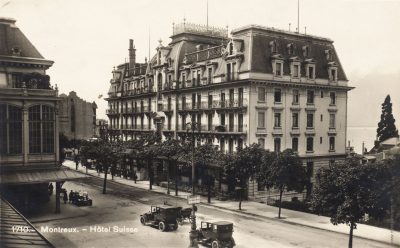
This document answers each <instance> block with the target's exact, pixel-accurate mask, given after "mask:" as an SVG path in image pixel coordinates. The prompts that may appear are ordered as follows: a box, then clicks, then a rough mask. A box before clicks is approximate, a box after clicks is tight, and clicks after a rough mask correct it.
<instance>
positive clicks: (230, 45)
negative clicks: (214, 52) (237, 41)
mask: <svg viewBox="0 0 400 248" xmlns="http://www.w3.org/2000/svg"><path fill="white" fill-rule="evenodd" d="M232 54H233V43H232V42H231V43H229V55H232Z"/></svg>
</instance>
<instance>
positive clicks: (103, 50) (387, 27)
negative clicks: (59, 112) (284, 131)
mask: <svg viewBox="0 0 400 248" xmlns="http://www.w3.org/2000/svg"><path fill="white" fill-rule="evenodd" d="M299 1H300V16H299V17H300V25H299V26H300V32H304V31H305V27H307V29H306V30H307V34H313V35H317V36H323V37H328V38H330V39H332V40H333V41H334V45H335V48H336V51H337V53H338V55H339V58H340V61H341V63H342V66H343V68H344V70H345V72H346V75H347V77H348V79H349V85H350V86H353V87H355V89H354V90H352V91H350V92H349V99H348V126H349V134H348V136H349V140H351V142H352V143H356V144H354V145H355V146H357V147H359V146H360V143H361V142H362V141H365V142H366V143H367V145H368V147H371V144H372V143H373V139H374V138H375V137H374V135H375V129H376V126H377V123H378V122H379V118H380V113H381V104H382V102H383V100H384V98H385V97H386V95H387V94H390V95H391V98H392V103H393V113H394V116H395V118H396V120H397V126H398V127H400V124H399V123H400V61H399V60H400V31H399V30H400V28H399V27H400V16H399V13H400V0H335V1H332V0H299ZM297 10H298V9H297V0H280V1H277V0H246V1H243V0H228V1H226V0H209V1H208V20H209V25H212V26H217V27H226V26H228V29H229V30H232V29H234V28H238V27H241V26H244V25H247V24H259V25H263V26H268V27H275V28H280V29H286V30H288V29H289V23H291V29H292V31H294V28H295V27H296V26H297ZM0 16H2V17H11V18H14V19H16V20H17V23H16V24H17V26H18V27H19V28H20V29H21V30H22V32H23V33H24V34H25V35H26V36H27V37H28V38H29V39H30V40H31V42H32V43H33V44H34V45H35V46H36V48H37V49H38V50H39V51H40V52H41V54H42V55H43V56H44V57H45V58H46V59H50V60H53V61H55V63H54V65H53V66H52V67H51V68H50V69H49V70H48V71H47V72H48V74H49V75H50V76H51V81H52V84H53V85H54V84H57V85H58V87H59V89H60V92H62V93H66V94H68V92H70V91H72V90H73V91H76V92H77V94H78V96H80V97H81V98H83V99H85V100H86V101H90V102H92V101H96V104H97V105H98V117H99V118H106V115H105V109H106V108H107V102H106V101H104V100H103V99H102V98H100V99H99V98H98V96H99V95H103V96H107V92H108V89H109V82H110V79H111V71H112V69H113V67H114V66H116V65H118V64H121V63H123V62H124V61H125V59H126V58H127V57H128V40H129V39H134V43H135V46H136V49H137V50H136V58H137V59H136V60H137V62H144V59H145V57H147V56H148V54H149V50H150V54H151V56H153V54H154V53H155V48H156V46H157V45H158V40H160V39H161V40H162V42H163V44H168V43H169V41H170V39H169V37H170V36H171V34H172V24H173V23H174V22H175V23H180V22H183V19H184V18H186V21H187V22H192V23H199V24H205V23H206V21H207V1H206V0H198V1H193V0H168V1H166V0H147V1H146V0H113V1H106V0H0ZM359 129H363V132H365V130H366V129H369V130H372V131H369V132H367V133H368V135H367V137H360V135H358V134H357V130H359ZM361 136H365V135H364V134H363V135H361Z"/></svg>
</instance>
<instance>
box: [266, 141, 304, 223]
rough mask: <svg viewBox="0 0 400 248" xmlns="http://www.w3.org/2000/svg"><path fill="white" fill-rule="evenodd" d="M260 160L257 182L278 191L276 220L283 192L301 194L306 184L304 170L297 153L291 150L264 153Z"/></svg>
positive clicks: (279, 215)
mask: <svg viewBox="0 0 400 248" xmlns="http://www.w3.org/2000/svg"><path fill="white" fill-rule="evenodd" d="M262 160H263V162H262V169H261V173H260V176H259V180H260V182H261V183H263V184H264V185H265V186H266V187H267V188H268V189H269V188H276V189H278V190H279V212H278V218H281V206H282V195H283V192H284V191H285V190H286V191H292V190H294V191H296V192H299V193H300V192H302V191H303V190H304V186H305V185H306V182H307V173H306V169H305V167H304V166H303V164H302V162H301V160H300V158H299V156H298V155H297V153H295V152H293V151H292V150H291V149H287V150H285V151H283V152H280V153H266V154H265V155H264V156H263V159H262Z"/></svg>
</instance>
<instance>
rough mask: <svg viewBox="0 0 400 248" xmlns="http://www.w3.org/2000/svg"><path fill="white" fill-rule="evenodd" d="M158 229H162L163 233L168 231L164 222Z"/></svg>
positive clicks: (159, 224)
mask: <svg viewBox="0 0 400 248" xmlns="http://www.w3.org/2000/svg"><path fill="white" fill-rule="evenodd" d="M158 229H160V231H161V232H165V231H166V229H167V228H166V226H165V223H164V222H162V221H161V222H160V223H158Z"/></svg>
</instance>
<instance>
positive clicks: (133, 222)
mask: <svg viewBox="0 0 400 248" xmlns="http://www.w3.org/2000/svg"><path fill="white" fill-rule="evenodd" d="M102 183H103V180H101V179H99V178H95V177H91V178H89V179H85V180H82V181H75V182H67V183H65V184H64V185H63V188H65V189H67V190H68V191H70V190H82V191H87V192H88V193H89V196H90V197H91V198H92V199H93V206H92V207H76V206H74V205H71V204H68V203H67V204H64V203H62V206H61V207H62V214H61V215H54V214H53V213H47V214H46V215H43V214H42V215H38V216H32V217H29V220H30V221H31V222H32V223H33V224H34V225H35V226H36V227H37V228H38V229H39V230H41V231H42V234H43V235H44V236H45V237H46V238H48V239H49V241H50V242H51V243H53V244H54V245H55V246H56V247H187V246H188V244H189V231H190V223H189V222H188V221H186V222H185V224H184V225H182V226H179V228H178V230H176V231H170V232H161V231H159V230H158V229H157V228H153V227H150V226H142V225H141V224H140V221H139V218H140V214H143V213H145V212H148V211H150V206H151V205H160V204H163V203H164V202H165V201H166V202H167V204H170V205H178V206H183V207H187V206H188V205H187V204H186V202H185V201H184V200H183V199H178V198H175V197H172V196H166V195H161V194H159V193H155V192H150V191H147V190H142V189H138V188H135V187H131V186H127V185H122V184H119V183H115V182H113V181H111V180H109V181H108V182H107V186H108V187H107V194H106V195H103V194H102V193H101V189H102ZM52 198H54V197H52ZM53 203H54V199H53V200H52V201H51V202H49V205H51V204H53ZM50 207H52V205H51V206H50ZM196 216H197V226H198V227H199V223H200V221H202V220H226V221H231V222H233V223H234V234H233V237H234V239H235V242H236V245H237V246H236V247H346V246H347V242H348V236H346V235H344V234H339V233H335V232H329V231H325V230H320V229H315V228H310V227H304V226H301V225H293V224H287V223H283V222H280V221H276V220H268V219H257V218H255V217H249V216H247V215H246V216H245V215H243V214H240V213H235V212H231V211H228V210H221V209H214V208H212V207H209V206H199V210H198V212H197V214H196ZM47 228H48V229H47ZM52 228H76V231H78V232H65V230H64V229H62V230H60V229H54V230H53V229H52ZM67 230H69V229H67ZM52 231H53V232H52ZM354 247H391V246H389V245H385V244H382V243H378V242H375V241H369V240H366V239H360V238H355V240H354Z"/></svg>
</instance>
